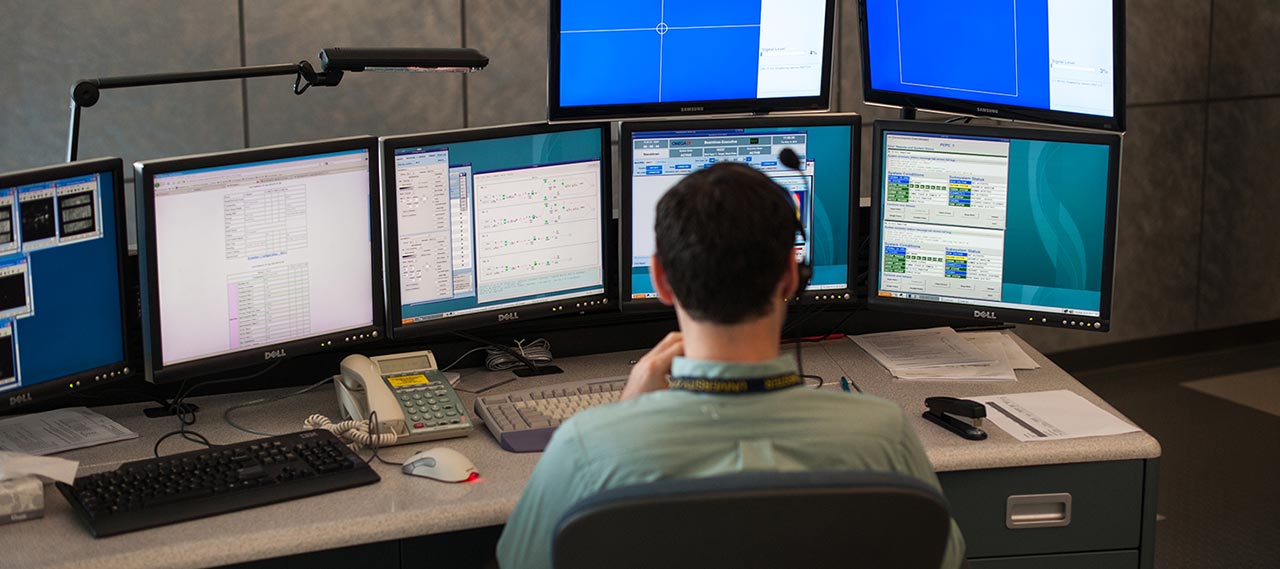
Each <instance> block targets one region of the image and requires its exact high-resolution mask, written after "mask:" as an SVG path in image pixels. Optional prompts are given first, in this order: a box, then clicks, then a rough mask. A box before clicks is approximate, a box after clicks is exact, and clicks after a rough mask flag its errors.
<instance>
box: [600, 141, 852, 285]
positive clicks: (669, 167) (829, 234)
mask: <svg viewBox="0 0 1280 569" xmlns="http://www.w3.org/2000/svg"><path fill="white" fill-rule="evenodd" d="M851 129H852V127H850V126H821V127H815V126H798V127H769V128H732V129H730V128H725V129H707V130H683V131H641V132H633V133H632V138H631V140H624V141H622V144H630V145H631V146H632V160H631V164H629V165H624V166H625V167H627V168H628V169H629V171H628V172H623V174H622V175H623V176H630V179H631V251H630V256H631V258H630V259H624V260H623V262H624V263H628V264H629V265H630V279H631V299H633V300H640V299H651V298H657V292H656V291H655V290H654V288H653V282H652V280H650V270H649V262H650V256H651V255H653V251H654V234H653V230H654V217H655V215H654V212H655V210H656V207H657V203H658V200H659V199H661V197H662V195H663V194H665V193H666V191H667V190H669V189H670V188H671V187H672V186H674V185H675V184H676V183H677V182H679V181H680V180H681V179H682V178H684V176H685V175H687V174H688V173H689V172H691V171H693V170H694V169H697V168H705V167H707V166H710V165H711V164H714V163H716V162H721V161H726V160H729V161H738V162H742V163H744V164H748V165H751V166H754V167H757V168H759V169H761V170H762V171H764V172H765V173H767V174H769V175H770V176H773V177H774V180H775V181H777V182H778V183H779V184H780V185H782V186H783V187H784V188H786V189H787V190H789V191H791V192H792V194H793V196H794V198H795V200H796V203H797V204H798V205H799V206H800V211H801V218H802V220H803V221H804V224H805V232H806V234H807V236H808V242H807V243H805V242H803V240H800V239H798V240H797V244H796V248H797V253H798V254H803V255H804V256H807V258H808V259H809V260H810V261H811V263H812V264H813V280H812V281H811V283H810V285H809V289H808V290H811V291H819V290H842V289H847V288H848V287H849V282H848V280H849V277H848V270H849V263H850V262H851V252H850V249H849V211H850V210H849V208H850V196H852V195H853V193H854V190H853V186H852V183H853V180H854V179H856V177H857V172H855V171H853V164H852V161H851V157H852V155H853V150H852V143H851V138H852V137H851V133H850V130H851ZM784 147H790V148H791V149H792V150H794V151H796V153H797V154H799V155H800V157H801V159H802V160H803V161H804V163H805V164H804V165H805V171H806V172H805V174H806V175H804V176H797V175H794V173H793V172H791V171H789V170H787V169H786V168H785V167H784V166H781V165H780V164H778V162H777V153H778V152H779V151H781V150H782V148H784Z"/></svg>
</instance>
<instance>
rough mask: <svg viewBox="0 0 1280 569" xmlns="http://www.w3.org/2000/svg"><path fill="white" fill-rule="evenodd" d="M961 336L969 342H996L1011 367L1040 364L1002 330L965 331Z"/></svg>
mask: <svg viewBox="0 0 1280 569" xmlns="http://www.w3.org/2000/svg"><path fill="white" fill-rule="evenodd" d="M961 336H963V337H965V338H967V339H968V340H969V341H970V342H976V343H980V344H982V345H986V344H985V343H986V342H998V343H999V345H1000V347H1001V348H1002V349H1003V351H1004V355H1005V358H1006V359H1008V360H1009V366H1010V367H1012V368H1013V369H1040V364H1038V363H1036V361H1035V360H1033V359H1031V356H1029V355H1027V352H1025V351H1023V350H1022V346H1019V345H1018V343H1017V342H1015V341H1013V338H1010V337H1009V335H1008V334H1005V333H1003V332H965V333H963V334H961Z"/></svg>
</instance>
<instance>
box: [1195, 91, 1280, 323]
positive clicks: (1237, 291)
mask: <svg viewBox="0 0 1280 569" xmlns="http://www.w3.org/2000/svg"><path fill="white" fill-rule="evenodd" d="M1277 132H1280V97H1272V98H1267V99H1257V100H1248V101H1226V102H1218V103H1210V104H1209V136H1208V156H1207V158H1208V160H1207V168H1208V172H1207V174H1208V175H1207V176H1206V177H1205V187H1204V240H1203V247H1204V251H1205V255H1204V256H1203V260H1202V261H1201V265H1200V272H1201V283H1200V326H1201V328H1206V329H1208V328H1218V327H1223V326H1232V325H1236V324H1244V323H1248V322H1257V321H1262V320H1270V319H1274V318H1280V294H1277V291H1280V229H1277V223H1276V219H1277V218H1280V185H1278V184H1277V182H1276V178H1277V176H1276V168H1277V162H1276V160H1277V157H1280V136H1277V135H1276V133H1277Z"/></svg>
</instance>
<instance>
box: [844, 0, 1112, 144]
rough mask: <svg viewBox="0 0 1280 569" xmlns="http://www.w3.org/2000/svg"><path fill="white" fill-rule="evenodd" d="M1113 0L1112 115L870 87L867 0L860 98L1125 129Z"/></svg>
mask: <svg viewBox="0 0 1280 569" xmlns="http://www.w3.org/2000/svg"><path fill="white" fill-rule="evenodd" d="M1111 1H1112V10H1113V12H1112V15H1111V24H1112V31H1111V42H1112V48H1111V50H1112V51H1111V53H1112V57H1113V58H1114V65H1115V81H1114V83H1113V85H1112V90H1113V93H1112V101H1113V105H1112V109H1113V110H1114V111H1113V112H1114V115H1115V116H1112V117H1104V116H1100V115H1090V114H1085V113H1073V112H1069V111H1053V110H1049V109H1037V108H1032V107H1022V106H1015V105H1006V104H1000V103H988V102H980V101H968V100H965V99H958V98H951V97H937V96H933V95H917V94H914V93H903V92H900V91H889V90H885V89H873V88H872V86H871V52H870V45H869V44H870V37H869V32H868V28H869V26H868V22H867V0H858V28H859V35H860V37H861V44H862V97H863V100H864V101H865V102H866V103H868V104H873V105H886V106H894V107H902V108H909V109H920V110H926V111H940V112H944V113H956V114H962V115H971V116H980V117H990V118H995V119H1007V120H1015V121H1029V122H1036V123H1043V124H1056V125H1063V126H1072V127H1080V128H1091V129H1099V130H1109V131H1115V132H1124V130H1125V44H1124V42H1125V39H1124V38H1125V35H1124V25H1125V19H1124V12H1125V10H1124V4H1125V2H1124V0H1111Z"/></svg>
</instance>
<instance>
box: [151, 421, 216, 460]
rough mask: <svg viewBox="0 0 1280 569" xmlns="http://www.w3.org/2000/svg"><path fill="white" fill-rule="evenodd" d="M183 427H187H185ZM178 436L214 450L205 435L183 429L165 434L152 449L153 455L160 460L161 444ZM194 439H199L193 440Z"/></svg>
mask: <svg viewBox="0 0 1280 569" xmlns="http://www.w3.org/2000/svg"><path fill="white" fill-rule="evenodd" d="M183 426H184V427H185V425H183ZM178 435H182V438H184V439H187V440H189V441H192V442H197V443H200V444H203V445H204V446H205V447H206V448H212V447H213V446H214V445H213V443H211V442H209V439H206V438H205V437H204V435H202V434H200V433H197V432H195V431H188V430H185V429H183V428H179V429H178V430H176V431H169V432H168V433H165V434H164V435H163V436H161V437H160V438H159V439H157V440H156V446H154V447H152V448H151V454H153V455H155V457H156V458H160V443H163V442H164V441H166V440H168V439H169V438H170V437H175V436H178ZM192 437H197V438H196V439H193V438H192Z"/></svg>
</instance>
